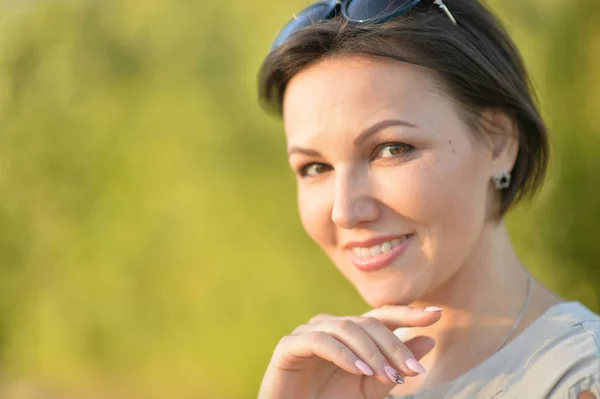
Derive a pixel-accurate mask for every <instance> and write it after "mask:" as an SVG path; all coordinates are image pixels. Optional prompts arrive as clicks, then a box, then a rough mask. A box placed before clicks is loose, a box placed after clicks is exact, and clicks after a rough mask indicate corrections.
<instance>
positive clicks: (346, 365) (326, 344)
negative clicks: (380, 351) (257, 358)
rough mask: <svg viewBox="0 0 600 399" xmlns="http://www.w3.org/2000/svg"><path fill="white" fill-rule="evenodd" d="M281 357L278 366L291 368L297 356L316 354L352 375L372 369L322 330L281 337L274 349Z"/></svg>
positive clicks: (307, 356) (304, 356)
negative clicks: (281, 360)
mask: <svg viewBox="0 0 600 399" xmlns="http://www.w3.org/2000/svg"><path fill="white" fill-rule="evenodd" d="M275 352H276V353H278V355H279V357H280V358H281V359H284V362H283V364H280V367H282V368H284V369H293V368H294V366H293V364H294V363H295V362H296V361H297V359H298V358H311V357H314V356H318V357H320V358H321V359H324V360H327V361H329V362H331V363H333V364H335V365H336V366H338V367H339V368H341V369H343V370H345V371H347V372H348V373H350V374H354V375H372V374H373V371H372V370H371V369H370V368H369V367H368V366H367V365H366V364H364V362H363V361H361V360H360V359H359V358H358V356H356V355H355V354H354V353H353V352H352V351H351V350H350V349H349V348H348V347H347V346H345V345H344V344H342V343H341V342H340V341H338V340H336V339H335V338H334V337H332V336H331V335H329V334H327V333H325V332H322V331H311V332H307V333H305V334H302V335H288V336H286V337H284V338H282V339H281V340H280V341H279V344H278V345H277V348H276V349H275Z"/></svg>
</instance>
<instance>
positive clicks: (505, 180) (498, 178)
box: [494, 170, 511, 190]
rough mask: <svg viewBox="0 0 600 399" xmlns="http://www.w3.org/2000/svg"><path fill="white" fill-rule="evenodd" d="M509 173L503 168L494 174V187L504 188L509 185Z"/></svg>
mask: <svg viewBox="0 0 600 399" xmlns="http://www.w3.org/2000/svg"><path fill="white" fill-rule="evenodd" d="M510 178H511V176H510V173H508V172H507V171H505V170H501V171H500V172H498V173H497V174H496V175H495V176H494V183H496V188H497V189H498V190H504V189H505V188H508V186H510Z"/></svg>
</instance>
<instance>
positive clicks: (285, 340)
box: [276, 335, 292, 349]
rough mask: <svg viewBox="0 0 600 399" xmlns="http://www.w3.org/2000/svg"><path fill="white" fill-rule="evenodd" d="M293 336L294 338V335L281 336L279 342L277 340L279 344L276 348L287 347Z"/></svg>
mask: <svg viewBox="0 0 600 399" xmlns="http://www.w3.org/2000/svg"><path fill="white" fill-rule="evenodd" d="M291 338H292V337H290V336H289V335H286V336H284V337H281V338H280V339H279V342H277V346H276V348H278V349H281V348H285V347H286V346H287V345H288V344H289V342H290V340H291Z"/></svg>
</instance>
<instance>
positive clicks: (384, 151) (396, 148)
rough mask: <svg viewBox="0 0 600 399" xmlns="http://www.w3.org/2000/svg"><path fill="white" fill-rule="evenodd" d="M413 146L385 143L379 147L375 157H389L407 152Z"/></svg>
mask: <svg viewBox="0 0 600 399" xmlns="http://www.w3.org/2000/svg"><path fill="white" fill-rule="evenodd" d="M413 149H414V148H413V147H412V146H410V145H408V144H401V143H396V144H386V145H384V146H382V147H380V148H379V150H378V151H377V156H376V158H389V157H394V156H398V155H402V154H406V153H409V152H410V151H412V150H413Z"/></svg>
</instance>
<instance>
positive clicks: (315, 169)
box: [300, 163, 331, 177]
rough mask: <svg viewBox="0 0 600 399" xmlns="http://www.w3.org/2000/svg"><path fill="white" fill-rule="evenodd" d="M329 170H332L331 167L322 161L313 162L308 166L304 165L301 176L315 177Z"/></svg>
mask: <svg viewBox="0 0 600 399" xmlns="http://www.w3.org/2000/svg"><path fill="white" fill-rule="evenodd" d="M329 170H331V167H329V166H327V165H324V164H322V163H311V164H308V165H306V166H303V167H302V169H300V176H302V177H313V176H317V175H320V174H322V173H325V172H327V171H329Z"/></svg>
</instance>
